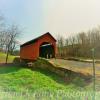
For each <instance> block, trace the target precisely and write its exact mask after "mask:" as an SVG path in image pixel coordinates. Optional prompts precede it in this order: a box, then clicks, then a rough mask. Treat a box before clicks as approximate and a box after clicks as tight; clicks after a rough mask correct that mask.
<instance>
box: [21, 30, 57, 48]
mask: <svg viewBox="0 0 100 100" xmlns="http://www.w3.org/2000/svg"><path fill="white" fill-rule="evenodd" d="M47 34H48V35H50V36H51V37H52V38H53V39H54V41H55V42H56V39H55V38H54V37H53V36H52V35H51V34H50V33H49V32H47V33H45V34H43V35H41V36H39V37H37V38H35V39H32V40H30V41H28V42H26V43H24V44H22V45H21V46H20V47H24V46H26V45H30V44H32V43H35V42H36V41H37V40H39V39H40V38H41V37H43V36H44V35H47Z"/></svg>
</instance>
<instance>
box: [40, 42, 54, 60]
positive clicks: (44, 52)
mask: <svg viewBox="0 0 100 100" xmlns="http://www.w3.org/2000/svg"><path fill="white" fill-rule="evenodd" d="M39 56H40V57H43V58H47V59H50V58H54V57H55V53H54V47H53V46H52V45H51V44H47V43H46V44H42V45H41V46H40V48H39Z"/></svg>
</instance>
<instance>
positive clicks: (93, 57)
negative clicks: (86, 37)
mask: <svg viewBox="0 0 100 100" xmlns="http://www.w3.org/2000/svg"><path fill="white" fill-rule="evenodd" d="M92 59H93V100H95V49H94V48H93V49H92Z"/></svg>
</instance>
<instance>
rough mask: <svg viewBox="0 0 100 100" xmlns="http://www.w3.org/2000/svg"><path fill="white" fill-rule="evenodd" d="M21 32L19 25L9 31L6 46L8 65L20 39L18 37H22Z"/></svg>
mask: <svg viewBox="0 0 100 100" xmlns="http://www.w3.org/2000/svg"><path fill="white" fill-rule="evenodd" d="M20 33H21V31H20V29H19V28H18V26H17V25H12V26H11V27H10V28H9V29H8V30H7V34H6V35H7V40H6V41H7V44H6V48H7V52H6V63H7V61H8V56H9V53H12V52H13V50H14V48H15V45H16V39H17V38H18V36H19V35H20Z"/></svg>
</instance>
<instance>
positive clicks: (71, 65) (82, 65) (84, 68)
mask: <svg viewBox="0 0 100 100" xmlns="http://www.w3.org/2000/svg"><path fill="white" fill-rule="evenodd" d="M49 62H51V63H52V64H54V65H56V67H63V68H66V69H70V70H73V71H75V72H81V73H84V74H92V73H93V72H92V71H93V70H92V69H93V64H92V63H88V62H79V61H71V60H64V59H50V60H49ZM95 68H96V74H97V75H98V74H99V75H100V64H95Z"/></svg>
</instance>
